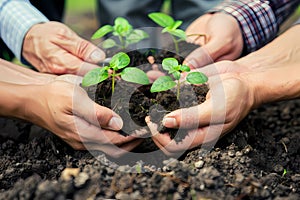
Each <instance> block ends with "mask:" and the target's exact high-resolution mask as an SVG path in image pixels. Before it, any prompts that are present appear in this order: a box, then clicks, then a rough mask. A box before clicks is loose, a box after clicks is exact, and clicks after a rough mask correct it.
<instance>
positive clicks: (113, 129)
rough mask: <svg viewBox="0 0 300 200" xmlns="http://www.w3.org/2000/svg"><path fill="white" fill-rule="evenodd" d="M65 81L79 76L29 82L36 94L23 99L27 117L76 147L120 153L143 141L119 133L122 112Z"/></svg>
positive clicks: (121, 124)
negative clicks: (102, 103) (96, 101)
mask: <svg viewBox="0 0 300 200" xmlns="http://www.w3.org/2000/svg"><path fill="white" fill-rule="evenodd" d="M58 79H60V80H58ZM62 80H63V81H62ZM66 81H68V82H77V81H78V80H76V76H72V75H67V76H65V77H61V78H56V79H54V80H53V81H52V82H49V83H46V84H44V85H35V86H32V85H31V86H28V89H29V90H30V91H31V92H32V95H34V96H35V98H33V99H30V100H29V101H26V102H24V103H25V104H26V105H25V110H26V116H25V119H30V121H31V122H33V123H35V124H37V125H39V126H41V127H43V128H45V129H48V130H49V131H51V132H53V133H54V134H56V135H57V136H59V137H60V138H61V139H63V140H64V141H65V142H66V143H68V144H69V145H70V146H71V147H73V148H74V149H77V150H83V149H88V150H101V151H103V152H105V153H107V154H109V155H110V156H113V157H119V156H121V155H122V154H125V153H126V152H128V151H130V150H132V149H133V148H135V147H136V146H137V145H139V144H140V142H141V140H140V139H138V138H137V137H136V136H134V135H132V136H123V135H121V134H119V133H118V130H120V129H121V128H122V126H123V121H122V119H121V118H120V116H118V115H117V114H116V113H114V112H113V111H112V110H110V109H108V108H106V107H103V106H100V105H98V104H96V103H95V102H93V101H92V100H91V99H90V98H89V97H88V96H87V94H86V92H85V91H84V90H83V89H82V88H81V87H79V86H77V85H75V84H71V83H68V82H66Z"/></svg>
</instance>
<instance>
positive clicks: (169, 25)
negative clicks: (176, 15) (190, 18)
mask: <svg viewBox="0 0 300 200" xmlns="http://www.w3.org/2000/svg"><path fill="white" fill-rule="evenodd" d="M148 16H149V18H150V19H151V20H153V21H154V22H155V23H156V24H158V25H159V26H161V27H163V28H164V29H163V30H162V33H169V34H170V35H171V37H172V40H173V42H174V45H175V51H176V53H177V54H178V53H179V48H178V43H179V42H180V41H184V40H186V34H185V32H184V31H183V30H181V29H179V28H178V27H179V26H180V25H181V24H182V21H181V20H174V19H173V18H172V17H171V16H170V15H167V14H165V13H161V12H154V13H150V14H149V15H148Z"/></svg>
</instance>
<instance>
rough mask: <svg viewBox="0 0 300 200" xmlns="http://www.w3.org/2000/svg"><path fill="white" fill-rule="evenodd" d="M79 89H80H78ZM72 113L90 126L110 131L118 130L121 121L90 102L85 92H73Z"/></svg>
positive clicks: (106, 109) (106, 110) (105, 109)
mask: <svg viewBox="0 0 300 200" xmlns="http://www.w3.org/2000/svg"><path fill="white" fill-rule="evenodd" d="M80 89H81V88H80ZM74 94H75V95H74V98H73V113H74V114H75V115H77V116H78V117H80V118H83V119H84V120H85V121H87V122H88V123H90V124H93V125H95V126H98V127H99V126H100V127H102V128H106V129H110V130H120V129H121V128H122V127H123V120H122V119H121V117H120V116H119V115H117V114H116V113H115V112H113V111H112V110H110V109H109V108H106V107H104V106H100V105H98V104H96V103H95V102H94V101H92V100H91V99H90V98H89V97H88V96H87V95H86V92H85V91H83V90H81V91H76V89H75V91H74Z"/></svg>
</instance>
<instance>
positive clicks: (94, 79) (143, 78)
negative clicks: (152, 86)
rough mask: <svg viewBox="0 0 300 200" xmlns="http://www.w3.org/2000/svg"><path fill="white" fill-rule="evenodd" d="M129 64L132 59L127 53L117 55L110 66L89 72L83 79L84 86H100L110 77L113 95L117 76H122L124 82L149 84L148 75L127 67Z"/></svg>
mask: <svg viewBox="0 0 300 200" xmlns="http://www.w3.org/2000/svg"><path fill="white" fill-rule="evenodd" d="M129 63H130V58H129V56H128V55H127V54H126V53H123V52H120V53H117V54H116V55H114V56H113V57H112V58H111V61H110V62H109V64H108V66H104V67H102V68H95V69H92V70H91V71H89V72H88V73H87V74H86V75H85V76H84V77H83V80H82V86H83V87H88V86H91V85H95V84H98V83H100V82H102V81H104V80H106V79H107V78H108V77H109V76H111V78H112V93H114V91H115V77H117V76H120V77H121V78H122V79H123V80H125V81H128V82H132V83H138V84H143V85H146V84H149V79H148V77H147V75H146V73H145V72H143V71H142V70H140V69H138V68H136V67H126V66H127V65H128V64H129ZM125 67H126V68H125ZM123 68H124V69H123ZM110 70H111V71H112V72H111V73H109V71H110Z"/></svg>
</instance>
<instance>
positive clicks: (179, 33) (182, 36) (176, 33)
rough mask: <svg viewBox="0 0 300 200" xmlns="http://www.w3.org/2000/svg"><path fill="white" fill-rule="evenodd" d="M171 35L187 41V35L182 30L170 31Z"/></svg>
mask: <svg viewBox="0 0 300 200" xmlns="http://www.w3.org/2000/svg"><path fill="white" fill-rule="evenodd" d="M168 32H169V33H170V34H171V35H174V36H176V37H178V38H180V39H183V40H185V39H186V34H185V32H184V31H183V30H181V29H176V30H170V31H168Z"/></svg>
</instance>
